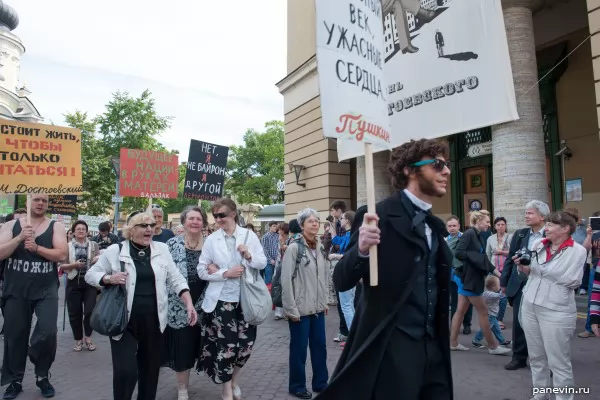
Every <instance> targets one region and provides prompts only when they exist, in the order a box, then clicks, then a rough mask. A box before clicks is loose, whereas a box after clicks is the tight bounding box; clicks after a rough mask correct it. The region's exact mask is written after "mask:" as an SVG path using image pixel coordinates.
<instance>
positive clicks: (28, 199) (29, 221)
mask: <svg viewBox="0 0 600 400" xmlns="http://www.w3.org/2000/svg"><path fill="white" fill-rule="evenodd" d="M25 204H26V207H27V225H31V207H32V205H31V195H30V194H28V195H27V202H26V203H25Z"/></svg>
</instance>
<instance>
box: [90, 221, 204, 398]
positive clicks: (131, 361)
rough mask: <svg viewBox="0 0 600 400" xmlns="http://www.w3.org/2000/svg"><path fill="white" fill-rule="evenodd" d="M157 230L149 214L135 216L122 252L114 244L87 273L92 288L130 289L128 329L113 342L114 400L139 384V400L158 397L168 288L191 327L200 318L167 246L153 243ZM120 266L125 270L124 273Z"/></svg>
mask: <svg viewBox="0 0 600 400" xmlns="http://www.w3.org/2000/svg"><path fill="white" fill-rule="evenodd" d="M155 226H156V223H155V222H154V218H152V216H151V215H149V214H146V213H138V214H136V215H133V216H132V217H130V219H129V222H128V223H127V226H126V227H125V229H123V236H124V237H125V239H126V240H125V241H124V242H123V246H122V248H121V246H120V245H118V244H114V245H112V246H110V247H109V248H108V249H106V251H105V252H104V253H103V254H102V255H101V256H100V259H99V260H98V262H97V263H96V264H95V265H94V266H92V267H91V268H90V269H89V270H88V272H87V273H86V274H85V280H86V282H87V283H89V284H90V285H94V286H97V287H102V286H107V285H125V287H126V289H127V311H128V317H129V322H128V324H127V329H126V330H125V332H124V333H123V334H122V335H120V336H118V337H113V338H111V339H110V347H111V352H112V364H113V396H114V397H113V398H114V400H130V399H131V397H132V396H133V391H134V389H135V385H136V383H137V382H138V380H139V387H138V397H137V398H138V400H154V399H156V388H157V385H158V375H159V371H160V364H161V352H160V349H162V347H163V339H162V332H163V331H164V330H165V327H166V326H167V303H168V292H169V289H171V290H173V291H174V292H175V293H178V294H179V296H180V297H181V299H182V300H183V302H184V304H185V306H186V309H187V313H188V322H189V324H190V325H195V324H196V321H197V317H198V316H197V314H196V310H195V309H194V304H193V303H192V298H191V296H190V293H189V287H188V285H187V281H186V279H185V278H184V277H183V275H181V272H179V269H178V268H177V267H176V266H175V264H174V262H173V258H172V257H171V253H170V252H169V249H168V247H167V245H166V244H164V243H158V242H153V241H152V234H153V231H154V227H155ZM121 262H123V263H124V266H125V272H121Z"/></svg>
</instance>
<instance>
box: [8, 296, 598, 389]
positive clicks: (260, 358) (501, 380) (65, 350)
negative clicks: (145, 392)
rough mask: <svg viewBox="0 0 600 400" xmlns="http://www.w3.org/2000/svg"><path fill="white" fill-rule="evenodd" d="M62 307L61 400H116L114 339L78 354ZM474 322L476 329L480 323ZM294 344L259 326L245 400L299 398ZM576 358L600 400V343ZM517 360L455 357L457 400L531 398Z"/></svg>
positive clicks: (280, 330)
mask: <svg viewBox="0 0 600 400" xmlns="http://www.w3.org/2000/svg"><path fill="white" fill-rule="evenodd" d="M61 292H62V291H61ZM578 304H579V306H580V307H585V298H583V297H581V298H579V299H578ZM60 305H61V308H60V313H59V314H60V317H59V319H60V320H59V321H58V326H59V338H58V342H59V343H58V351H57V355H56V362H55V364H54V366H53V367H52V377H51V382H52V384H53V385H54V386H55V388H56V391H57V394H56V397H55V398H56V399H61V400H110V399H112V366H111V356H110V345H109V343H108V340H107V339H106V338H104V337H100V336H95V337H94V342H95V344H96V345H97V347H98V349H97V351H95V352H89V351H87V350H84V351H82V352H81V353H75V352H73V350H72V347H73V341H72V335H71V331H70V327H69V323H68V321H67V324H66V330H65V331H63V330H62V317H63V300H62V295H61V300H60ZM511 310H512V309H510V308H509V309H508V310H507V311H508V312H507V318H506V320H505V323H506V324H507V329H506V330H505V331H504V333H505V335H506V336H507V338H510V335H511V333H510V327H511V325H512V323H511V319H512V318H510V314H511ZM579 311H580V312H582V313H585V308H580V309H579ZM338 321H339V320H338V316H337V312H336V308H335V307H331V309H330V311H329V315H328V317H327V338H328V343H327V345H328V348H327V350H328V353H327V354H328V360H327V361H328V365H329V370H330V371H333V369H334V367H335V364H336V362H337V359H338V357H339V355H340V353H341V349H340V347H339V346H338V345H337V344H336V343H334V342H333V341H332V339H333V337H334V336H335V335H336V334H337V326H338ZM473 322H474V324H475V325H474V326H473V327H474V328H475V327H476V318H474V321H473ZM584 323H585V320H584V319H579V320H578V330H577V331H578V332H579V331H580V330H581V329H583V325H584ZM474 332H475V331H474ZM288 338H289V331H288V325H287V322H285V321H274V320H269V321H268V322H266V323H265V324H263V325H261V326H260V327H259V330H258V340H257V343H256V345H255V347H254V351H253V354H252V357H251V358H250V361H249V362H248V364H247V365H246V367H244V369H243V375H242V378H241V382H240V386H241V388H242V392H243V398H244V400H273V399H290V398H293V397H291V396H289V395H288V392H287V379H288V340H289V339H288ZM460 342H461V343H462V344H464V345H469V346H470V343H471V336H469V337H468V336H464V335H461V337H460ZM2 352H3V350H0V354H1V353H2ZM572 352H573V368H574V371H575V381H576V385H577V386H578V387H582V388H589V390H590V394H589V395H580V396H575V398H576V399H585V398H588V399H598V398H600V379H598V370H599V367H600V338H598V339H595V338H590V339H579V338H575V339H574V340H573V344H572ZM509 360H510V357H507V356H492V355H489V354H488V353H487V351H485V350H479V349H472V350H471V351H468V352H457V353H453V354H452V368H453V376H454V392H455V396H454V398H455V399H456V400H468V399H477V400H507V399H508V400H527V399H529V398H530V397H531V375H530V371H529V369H522V370H518V371H506V370H505V369H504V368H503V366H504V364H506V363H507V362H508V361H509ZM406 362H411V360H406ZM307 366H308V368H307V382H309V383H310V376H311V373H310V361H309V362H307ZM365 368H368V366H365ZM34 380H35V378H34V375H33V368H32V366H31V364H29V363H28V367H27V372H26V376H25V381H24V383H23V386H24V390H25V392H24V393H23V394H21V396H19V399H20V400H34V399H41V398H42V397H41V395H40V393H39V390H38V389H37V387H36V386H35V383H34ZM190 381H191V384H190V398H191V399H199V400H200V399H202V400H205V399H215V400H217V399H220V396H219V395H220V387H219V386H217V385H215V384H213V383H212V382H211V381H210V380H209V379H207V378H206V377H205V376H203V375H198V374H196V373H195V372H192V376H191V379H190ZM158 387H159V389H158V396H157V399H158V400H176V399H177V387H176V381H175V374H174V373H173V372H172V371H171V370H169V369H163V370H162V372H161V376H160V380H159V384H158ZM2 390H4V388H2ZM309 390H310V386H309ZM399 390H400V391H399V395H398V397H397V399H401V394H400V393H401V388H399ZM134 399H135V396H134ZM340 400H342V399H340ZM392 400H395V399H392Z"/></svg>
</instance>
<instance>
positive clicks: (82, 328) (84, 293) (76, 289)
mask: <svg viewBox="0 0 600 400" xmlns="http://www.w3.org/2000/svg"><path fill="white" fill-rule="evenodd" d="M71 232H72V233H73V240H72V241H70V242H69V259H68V260H67V262H66V263H64V264H61V265H60V268H61V270H62V271H64V272H66V273H67V279H68V280H67V288H66V291H67V305H68V308H69V323H70V324H71V329H72V330H73V337H74V339H75V347H73V351H75V352H80V351H81V350H83V346H84V344H85V347H86V348H87V349H88V350H89V351H94V350H96V346H94V343H92V327H91V326H90V317H91V315H92V311H94V307H96V296H97V295H98V291H97V290H96V288H95V287H94V286H91V285H89V284H88V283H87V282H86V281H85V275H86V272H87V270H88V267H89V266H90V265H94V264H95V263H96V262H97V261H98V259H99V258H100V246H99V245H98V243H96V242H94V241H91V240H88V237H87V234H88V225H87V224H86V223H85V221H76V222H75V223H74V224H73V226H72V227H71ZM84 334H85V336H84Z"/></svg>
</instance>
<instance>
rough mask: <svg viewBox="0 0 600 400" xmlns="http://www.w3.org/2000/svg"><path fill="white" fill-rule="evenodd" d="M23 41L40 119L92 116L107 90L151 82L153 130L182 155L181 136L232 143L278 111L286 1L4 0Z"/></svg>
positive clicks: (24, 66) (24, 71) (27, 78)
mask: <svg viewBox="0 0 600 400" xmlns="http://www.w3.org/2000/svg"><path fill="white" fill-rule="evenodd" d="M5 3H7V4H9V5H11V6H12V7H13V8H15V9H16V10H17V12H18V14H19V18H20V24H19V26H18V27H17V29H16V30H15V31H14V33H15V34H16V35H18V36H19V37H20V38H21V40H22V41H23V44H24V45H25V48H26V53H25V55H24V56H23V58H22V59H21V80H22V81H23V82H24V83H26V84H27V86H28V88H29V90H31V91H32V92H33V94H32V96H31V99H32V101H33V103H34V104H35V105H36V107H37V108H38V110H39V111H40V113H41V114H42V115H43V116H44V117H45V118H46V121H47V122H50V121H52V122H54V123H55V124H63V123H64V118H63V114H64V113H66V112H72V111H75V110H76V109H79V110H81V111H87V112H88V113H89V114H90V115H92V116H93V115H96V114H98V113H101V112H102V111H103V110H104V105H105V104H106V103H107V102H108V101H109V100H110V98H111V93H113V92H116V91H117V90H121V91H128V92H130V93H131V94H132V95H135V96H138V95H139V94H140V93H141V92H142V91H143V90H145V89H150V91H151V92H152V93H153V94H154V97H155V98H156V107H157V110H158V112H159V113H160V114H161V115H163V116H172V117H174V120H173V124H172V128H171V129H170V130H169V131H168V132H167V133H166V134H165V135H163V137H162V138H161V141H162V142H163V143H164V144H165V145H166V146H167V147H168V148H174V149H177V150H179V151H180V160H182V161H183V160H185V159H187V155H188V151H189V140H190V139H191V138H194V139H198V140H204V141H207V142H212V143H216V144H221V145H231V144H239V143H240V142H241V141H242V136H243V134H244V132H245V130H246V129H247V128H255V129H261V128H262V127H263V126H264V123H265V122H266V121H269V120H273V119H283V97H282V96H281V95H280V94H279V92H278V90H277V87H276V86H275V83H276V82H278V81H279V80H281V79H282V78H283V77H284V76H285V72H286V71H285V68H286V3H287V2H286V1H285V0H259V1H247V0H201V1H200V0H170V1H157V0H101V1H82V0H51V1H50V0H5Z"/></svg>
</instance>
